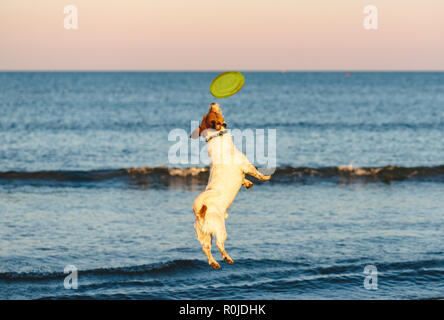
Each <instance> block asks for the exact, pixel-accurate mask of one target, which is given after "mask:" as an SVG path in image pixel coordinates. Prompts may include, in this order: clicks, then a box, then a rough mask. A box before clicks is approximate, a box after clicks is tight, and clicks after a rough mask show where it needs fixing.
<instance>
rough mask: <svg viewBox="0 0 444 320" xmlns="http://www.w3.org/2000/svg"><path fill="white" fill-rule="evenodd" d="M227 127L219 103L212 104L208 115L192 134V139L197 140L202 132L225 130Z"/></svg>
mask: <svg viewBox="0 0 444 320" xmlns="http://www.w3.org/2000/svg"><path fill="white" fill-rule="evenodd" d="M226 127H227V123H226V122H225V119H224V117H223V115H222V109H221V108H220V106H219V104H218V103H214V102H213V103H212V104H210V108H209V109H208V113H207V114H205V115H204V116H203V117H202V122H201V123H200V126H199V127H198V128H197V129H196V130H194V131H193V132H192V133H191V136H190V137H191V138H193V139H197V138H198V137H199V136H200V135H201V134H202V132H204V131H205V130H208V129H214V130H217V131H221V130H224V129H225V128H226Z"/></svg>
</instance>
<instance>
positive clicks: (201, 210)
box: [194, 205, 208, 219]
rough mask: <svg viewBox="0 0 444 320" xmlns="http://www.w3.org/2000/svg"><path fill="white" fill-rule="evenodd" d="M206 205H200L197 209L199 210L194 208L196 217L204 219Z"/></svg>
mask: <svg viewBox="0 0 444 320" xmlns="http://www.w3.org/2000/svg"><path fill="white" fill-rule="evenodd" d="M207 209H208V208H207V206H206V205H202V207H201V208H200V209H199V211H197V212H196V210H194V214H195V215H196V218H197V219H205V214H206V213H207Z"/></svg>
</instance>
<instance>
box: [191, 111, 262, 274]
mask: <svg viewBox="0 0 444 320" xmlns="http://www.w3.org/2000/svg"><path fill="white" fill-rule="evenodd" d="M226 128H227V124H226V122H225V120H224V117H223V115H222V110H221V108H220V106H219V104H217V103H212V104H211V105H210V107H209V110H208V113H207V114H205V115H204V116H203V118H202V122H201V124H200V125H199V127H198V128H197V129H195V130H194V131H193V132H192V133H191V135H190V137H191V138H193V139H197V138H199V137H200V136H203V137H204V138H205V140H206V143H207V147H208V154H209V157H210V163H211V166H210V177H209V180H208V184H207V187H206V189H205V191H204V192H202V193H201V194H200V195H199V196H197V198H196V199H195V200H194V203H193V211H194V214H195V216H196V221H195V222H194V230H195V231H196V236H197V240H199V242H200V243H201V244H202V250H203V252H204V253H205V255H206V257H207V259H208V263H209V265H210V266H211V267H212V268H213V269H219V268H220V265H219V264H218V263H217V262H216V260H215V259H214V258H213V256H212V254H211V243H212V237H215V239H216V245H217V247H218V248H219V250H220V253H221V254H222V258H223V259H224V261H225V262H227V263H229V264H232V263H234V261H233V259H231V257H230V256H229V255H228V253H227V251H226V250H225V245H224V243H225V240H226V239H227V232H226V229H225V219H226V218H227V217H228V214H227V210H228V208H229V207H230V206H231V204H232V203H233V201H234V199H235V198H236V195H237V193H238V192H239V189H240V188H241V186H242V185H243V186H245V188H247V189H249V188H251V187H252V186H253V183H252V182H251V181H249V180H247V179H245V175H246V174H247V175H251V176H253V177H255V178H257V179H259V180H261V181H268V180H270V179H271V176H267V175H263V174H261V173H260V172H259V171H257V169H256V167H255V166H254V165H252V164H251V163H250V162H249V161H248V159H247V157H246V156H245V155H244V154H243V153H242V152H240V151H239V150H238V149H237V148H236V146H235V145H234V142H233V138H232V136H231V134H230V133H229V132H228V130H227V129H226Z"/></svg>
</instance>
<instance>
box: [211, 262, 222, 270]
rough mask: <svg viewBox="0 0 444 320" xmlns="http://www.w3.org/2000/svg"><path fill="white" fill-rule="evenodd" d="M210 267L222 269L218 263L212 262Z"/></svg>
mask: <svg viewBox="0 0 444 320" xmlns="http://www.w3.org/2000/svg"><path fill="white" fill-rule="evenodd" d="M210 266H211V267H212V268H213V269H214V270H217V269H220V264H219V263H217V262H216V261H213V262H211V263H210Z"/></svg>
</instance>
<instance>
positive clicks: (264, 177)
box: [261, 176, 271, 181]
mask: <svg viewBox="0 0 444 320" xmlns="http://www.w3.org/2000/svg"><path fill="white" fill-rule="evenodd" d="M270 179H271V176H262V179H261V180H262V181H268V180H270Z"/></svg>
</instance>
